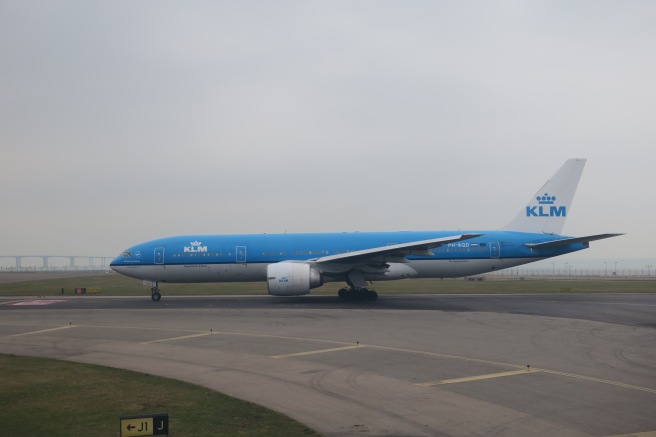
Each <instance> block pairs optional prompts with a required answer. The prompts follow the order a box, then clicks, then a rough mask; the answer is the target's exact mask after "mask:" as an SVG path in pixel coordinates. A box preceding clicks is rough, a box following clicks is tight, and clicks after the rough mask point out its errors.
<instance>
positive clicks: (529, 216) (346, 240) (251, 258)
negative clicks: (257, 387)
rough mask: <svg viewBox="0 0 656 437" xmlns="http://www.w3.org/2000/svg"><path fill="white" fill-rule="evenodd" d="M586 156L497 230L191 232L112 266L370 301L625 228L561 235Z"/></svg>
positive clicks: (154, 282)
mask: <svg viewBox="0 0 656 437" xmlns="http://www.w3.org/2000/svg"><path fill="white" fill-rule="evenodd" d="M584 165H585V159H570V160H568V161H566V162H565V164H564V165H563V166H562V167H561V168H560V169H559V170H558V171H557V172H556V174H555V175H554V176H553V177H552V178H551V179H549V181H547V183H546V184H545V185H544V186H543V187H542V188H540V190H538V192H537V193H536V194H535V195H534V196H533V197H531V199H530V200H529V202H528V203H527V204H526V205H525V206H524V207H522V209H521V210H520V211H519V212H518V213H517V215H516V216H515V218H514V219H513V220H512V221H511V222H510V223H508V224H507V225H506V226H505V227H503V228H502V229H500V230H491V231H478V230H472V231H424V232H348V233H321V234H312V233H308V234H261V235H260V234H245V235H189V236H180V237H169V238H162V239H158V240H153V241H149V242H147V243H142V244H138V245H136V246H132V247H130V248H129V249H126V250H125V251H123V253H121V254H120V255H119V256H118V257H117V258H116V259H114V260H113V261H112V262H111V264H110V266H111V268H112V269H113V270H115V271H116V272H118V273H121V274H123V275H126V276H130V277H133V278H138V279H142V280H144V284H145V285H150V286H151V287H152V288H151V294H152V299H153V300H159V299H160V298H161V294H160V290H159V288H158V284H159V283H162V282H172V283H181V282H184V283H191V282H248V281H267V284H268V290H269V294H271V295H273V296H300V295H304V294H309V293H310V290H311V289H313V288H316V287H320V286H321V285H323V284H325V283H327V282H334V281H344V282H346V284H348V288H343V289H341V290H339V296H340V297H341V298H343V299H363V300H365V299H366V300H375V299H376V298H377V294H376V292H375V291H373V290H368V289H367V288H366V286H367V283H369V282H372V281H387V280H394V279H405V278H454V277H463V276H469V275H477V274H481V273H486V272H493V271H498V270H501V269H506V268H509V267H515V266H518V265H522V264H527V263H530V262H534V261H539V260H543V259H546V258H551V257H554V256H558V255H564V254H566V253H570V252H576V251H578V250H582V249H587V248H588V247H589V243H590V241H594V240H600V239H603V238H609V237H614V236H617V235H622V234H600V235H590V236H587V237H565V236H562V235H561V231H562V229H563V226H564V224H565V220H566V219H567V217H568V215H569V212H570V205H571V204H572V199H573V197H574V192H575V191H576V186H577V185H578V182H579V179H580V177H581V173H582V172H583V167H584Z"/></svg>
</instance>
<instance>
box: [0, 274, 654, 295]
mask: <svg viewBox="0 0 656 437" xmlns="http://www.w3.org/2000/svg"><path fill="white" fill-rule="evenodd" d="M78 287H84V288H87V289H97V290H98V292H95V293H90V294H94V295H100V296H149V295H150V290H149V287H146V286H143V285H142V283H141V281H140V280H137V279H132V278H127V277H125V276H122V275H119V274H116V273H107V274H102V275H98V276H86V277H79V278H60V279H47V280H34V281H24V282H12V283H0V296H57V295H61V289H62V288H64V291H65V294H66V295H72V294H74V291H75V288H78ZM341 287H343V284H341V283H329V284H326V285H324V286H323V287H320V288H317V289H314V290H312V294H329V295H332V294H336V293H337V291H338V290H339V288H341ZM160 288H161V290H162V294H163V295H164V296H166V295H169V296H173V295H176V296H190V295H201V296H202V295H266V294H267V288H266V283H264V282H234V283H233V282H230V283H208V284H165V283H162V284H160ZM373 288H374V289H375V290H376V291H377V292H378V293H379V294H382V295H385V294H460V293H462V294H473V293H474V294H475V293H482V294H489V293H562V292H565V293H569V292H573V293H654V292H656V281H644V280H643V281H638V280H601V279H575V280H565V279H527V280H524V281H522V280H518V279H512V280H485V281H467V280H464V279H445V280H440V279H406V280H401V281H383V282H376V283H375V284H374V286H373Z"/></svg>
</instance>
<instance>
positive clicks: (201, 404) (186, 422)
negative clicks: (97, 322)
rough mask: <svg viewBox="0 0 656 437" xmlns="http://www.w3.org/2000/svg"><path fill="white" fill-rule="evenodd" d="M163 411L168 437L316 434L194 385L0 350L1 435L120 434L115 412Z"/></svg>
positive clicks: (67, 436)
mask: <svg viewBox="0 0 656 437" xmlns="http://www.w3.org/2000/svg"><path fill="white" fill-rule="evenodd" d="M153 413H168V414H169V435H170V436H171V437H192V436H210V435H211V436H280V437H283V436H284V437H286V436H319V435H320V434H318V433H316V432H314V431H313V430H311V429H309V428H307V427H306V426H305V425H303V424H301V423H298V422H296V421H294V420H292V419H290V418H288V417H285V416H283V415H282V414H278V413H275V412H273V411H271V410H268V409H266V408H263V407H260V406H257V405H254V404H251V403H248V402H245V401H241V400H238V399H234V398H231V397H229V396H226V395H223V394H220V393H217V392H214V391H211V390H209V389H206V388H203V387H198V386H195V385H192V384H188V383H184V382H180V381H176V380H172V379H167V378H162V377H158V376H152V375H147V374H143V373H137V372H131V371H126V370H119V369H113V368H109V367H103V366H96V365H87V364H78V363H71V362H67V361H57V360H51V359H44V358H30V357H17V356H12V355H1V354H0V423H1V424H2V425H1V426H2V432H0V434H2V435H7V436H10V435H11V436H24V437H31V436H35V437H36V436H46V435H47V436H49V437H58V436H61V437H70V436H100V437H101V436H108V437H109V436H111V437H116V436H117V435H119V417H120V416H129V415H141V414H153Z"/></svg>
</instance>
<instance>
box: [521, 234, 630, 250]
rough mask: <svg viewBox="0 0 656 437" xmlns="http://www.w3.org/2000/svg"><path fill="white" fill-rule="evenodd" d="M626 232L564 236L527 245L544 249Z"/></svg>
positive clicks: (587, 241)
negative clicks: (573, 236) (560, 238)
mask: <svg viewBox="0 0 656 437" xmlns="http://www.w3.org/2000/svg"><path fill="white" fill-rule="evenodd" d="M619 235H624V234H599V235H590V236H588V237H576V238H564V239H562V240H555V241H547V242H544V243H528V244H526V246H527V247H530V248H531V249H544V248H547V247H560V246H569V245H570V244H575V243H589V242H590V241H595V240H603V239H604V238H611V237H617V236H619Z"/></svg>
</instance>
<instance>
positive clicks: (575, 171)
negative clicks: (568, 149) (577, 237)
mask: <svg viewBox="0 0 656 437" xmlns="http://www.w3.org/2000/svg"><path fill="white" fill-rule="evenodd" d="M585 161H586V160H585V159H568V160H567V161H565V164H563V166H562V167H561V168H560V169H559V170H558V171H557V172H556V174H554V175H553V176H552V178H551V179H549V180H548V181H547V183H546V184H544V185H543V186H542V188H540V189H539V190H538V192H537V193H535V195H534V196H533V197H532V198H531V199H530V200H529V201H528V203H527V204H526V206H525V207H524V208H522V209H521V210H520V211H519V213H518V214H517V216H516V217H515V219H514V220H513V221H511V222H510V223H508V224H507V225H506V226H505V227H504V228H503V229H504V230H506V231H518V232H533V233H544V234H557V235H560V234H561V232H562V231H563V226H564V225H565V220H566V219H567V215H568V214H569V208H570V205H571V204H572V199H573V198H574V192H576V187H577V185H578V183H579V179H580V178H581V173H582V172H583V167H584V166H585Z"/></svg>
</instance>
